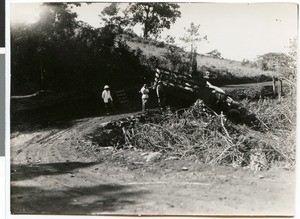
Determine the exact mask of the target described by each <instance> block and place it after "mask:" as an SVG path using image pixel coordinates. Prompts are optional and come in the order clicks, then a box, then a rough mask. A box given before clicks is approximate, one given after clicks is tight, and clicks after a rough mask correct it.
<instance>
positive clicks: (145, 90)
mask: <svg viewBox="0 0 300 219" xmlns="http://www.w3.org/2000/svg"><path fill="white" fill-rule="evenodd" d="M140 93H141V94H142V110H143V111H145V110H146V109H147V108H148V103H147V102H148V99H149V89H148V86H147V84H144V85H143V87H142V88H141V90H140Z"/></svg>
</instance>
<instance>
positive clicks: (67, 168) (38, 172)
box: [11, 162, 96, 181]
mask: <svg viewBox="0 0 300 219" xmlns="http://www.w3.org/2000/svg"><path fill="white" fill-rule="evenodd" d="M95 164H96V163H95V162H90V163H83V162H69V163H47V164H27V165H20V164H18V165H15V164H12V165H11V181H20V180H27V179H32V178H35V177H39V176H44V175H48V176H49V175H59V174H66V173H71V172H72V171H74V170H76V169H79V168H85V167H90V166H93V165H95Z"/></svg>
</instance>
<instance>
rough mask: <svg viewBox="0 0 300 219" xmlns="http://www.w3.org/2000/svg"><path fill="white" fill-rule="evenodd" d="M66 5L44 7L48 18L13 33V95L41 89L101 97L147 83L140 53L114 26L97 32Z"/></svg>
mask: <svg viewBox="0 0 300 219" xmlns="http://www.w3.org/2000/svg"><path fill="white" fill-rule="evenodd" d="M75 18H76V14H75V13H73V12H71V10H70V5H69V4H66V3H63V4H62V3H48V4H44V16H43V18H42V19H41V20H40V21H39V22H37V23H35V24H32V25H19V26H12V28H11V51H12V53H11V55H12V58H11V63H12V66H11V69H12V71H11V72H12V76H11V77H12V79H11V81H12V86H11V88H12V94H13V95H16V94H30V93H33V92H36V91H37V90H40V89H47V90H55V91H71V90H81V91H84V92H99V90H100V89H102V86H103V85H105V84H110V85H111V86H112V87H113V88H117V87H122V86H125V84H124V80H126V81H128V84H126V86H130V85H131V84H135V83H142V81H143V80H144V79H143V72H144V71H145V69H146V68H147V67H146V66H144V65H142V64H141V62H140V58H139V56H140V54H136V53H135V52H134V51H132V50H130V49H129V48H128V46H127V45H126V44H124V43H123V42H122V40H121V39H120V37H118V32H117V31H116V29H115V26H114V25H110V24H108V25H105V26H104V27H103V28H98V29H95V28H92V27H91V26H89V25H87V24H86V23H83V22H78V21H76V20H75ZM128 78H131V80H128Z"/></svg>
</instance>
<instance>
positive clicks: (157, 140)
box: [123, 101, 295, 170]
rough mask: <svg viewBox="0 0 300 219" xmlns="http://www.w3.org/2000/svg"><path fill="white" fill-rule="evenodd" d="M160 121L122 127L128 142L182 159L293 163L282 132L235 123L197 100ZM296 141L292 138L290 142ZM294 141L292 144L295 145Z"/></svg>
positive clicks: (260, 165) (258, 166) (254, 165)
mask: <svg viewBox="0 0 300 219" xmlns="http://www.w3.org/2000/svg"><path fill="white" fill-rule="evenodd" d="M160 117H161V119H160V120H158V122H153V123H151V122H147V123H140V122H137V123H135V125H134V126H133V127H131V128H129V129H126V127H123V133H124V138H125V145H127V146H130V147H135V148H142V149H146V150H152V151H160V152H162V153H164V154H166V155H169V156H172V157H174V156H175V157H178V158H179V159H183V158H188V157H195V158H196V159H198V160H199V161H201V162H203V163H208V164H221V165H232V166H242V167H245V166H247V167H249V168H251V169H252V170H264V169H268V168H270V166H271V164H273V163H275V162H277V161H284V162H285V163H288V164H289V167H293V166H294V164H295V158H294V153H293V152H291V153H290V152H287V150H286V148H282V147H281V145H280V142H281V141H284V140H285V139H281V137H283V136H277V135H276V133H275V134H274V132H267V133H262V132H259V131H255V130H253V129H251V128H250V127H248V126H245V125H238V124H234V123H232V122H231V121H229V120H227V119H226V118H225V116H223V115H222V114H221V115H218V114H216V113H215V112H213V111H212V110H211V109H209V108H207V107H206V106H205V105H204V104H203V102H202V101H197V102H196V103H195V105H194V106H192V107H191V108H188V109H185V110H180V111H177V112H175V113H174V112H168V111H167V112H164V113H163V114H162V115H160ZM290 143H291V144H293V143H292V142H290ZM293 146H294V145H292V146H291V147H290V148H293Z"/></svg>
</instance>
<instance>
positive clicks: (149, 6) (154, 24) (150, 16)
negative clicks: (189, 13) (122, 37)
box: [127, 3, 181, 39]
mask: <svg viewBox="0 0 300 219" xmlns="http://www.w3.org/2000/svg"><path fill="white" fill-rule="evenodd" d="M178 9H179V5H178V4H175V3H130V4H129V7H128V9H127V12H128V13H129V14H131V24H132V25H136V24H138V23H139V24H142V25H143V36H144V39H147V38H148V37H149V35H150V34H153V35H157V34H159V33H160V32H161V31H162V29H164V28H167V29H170V27H171V24H173V23H175V21H176V20H177V18H179V17H180V16H181V12H180V11H179V10H178Z"/></svg>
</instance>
